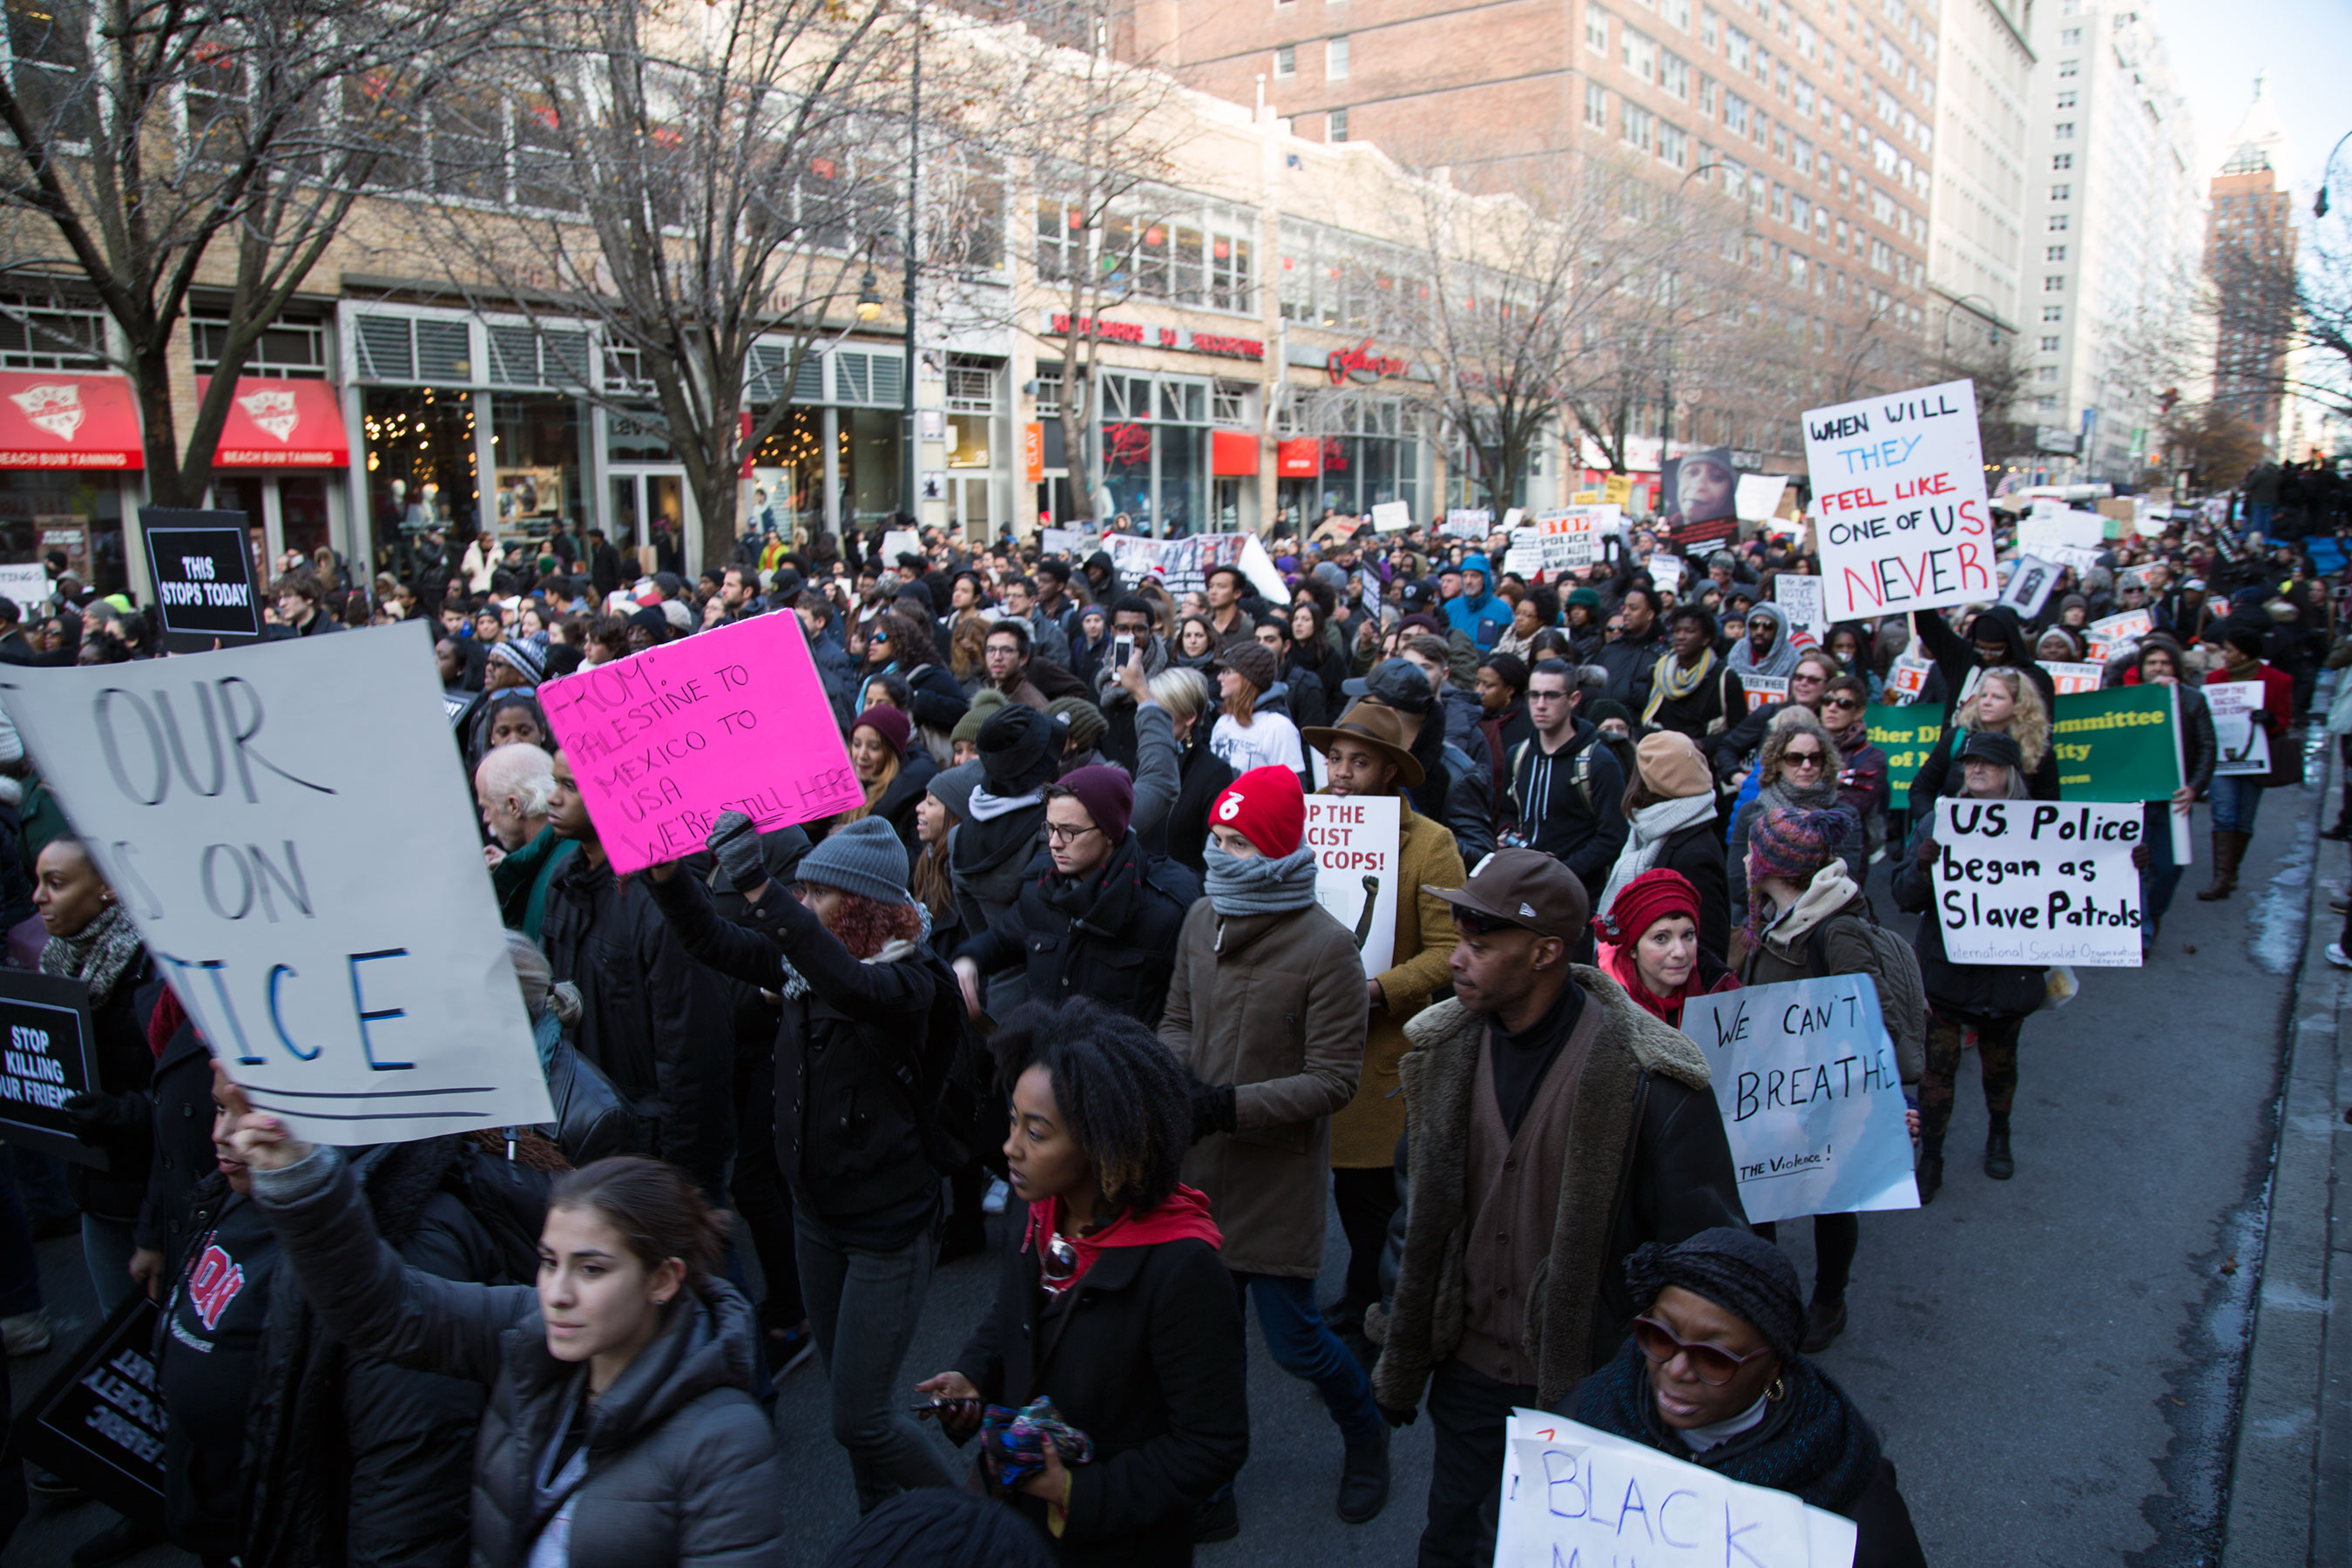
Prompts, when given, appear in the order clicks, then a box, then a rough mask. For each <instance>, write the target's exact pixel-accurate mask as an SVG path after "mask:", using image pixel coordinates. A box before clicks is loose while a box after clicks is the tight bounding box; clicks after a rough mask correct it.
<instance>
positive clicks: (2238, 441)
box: [2159, 402, 2263, 495]
mask: <svg viewBox="0 0 2352 1568" xmlns="http://www.w3.org/2000/svg"><path fill="white" fill-rule="evenodd" d="M2159 428H2160V430H2161V439H2162V441H2163V444H2164V452H2165V456H2166V461H2167V466H2168V467H2169V468H2172V469H2173V470H2174V471H2175V472H2179V471H2181V470H2186V471H2187V472H2188V474H2189V485H2188V490H2189V493H2190V494H2192V495H2195V494H2204V493H2210V492H2211V491H2214V490H2223V489H2229V488H2230V487H2231V485H2234V484H2236V483H2237V482H2238V481H2239V480H2240V479H2242V478H2243V477H2244V476H2245V475H2246V473H2247V472H2248V471H2249V470H2251V469H2252V468H2255V467H2256V466H2257V465H2259V464H2260V463H2261V462H2262V460H2263V433H2262V432H2261V431H2260V430H2258V429H2256V428H2255V427H2254V424H2253V421H2252V420H2250V419H2248V418H2246V417H2245V416H2243V415H2242V414H2239V413H2237V412H2236V411H2235V410H2233V409H2231V408H2230V407H2229V406H2228V405H2225V404H2222V403H2220V402H2210V403H2182V404H2179V405H2175V406H2174V407H2173V408H2172V409H2171V411H2170V412H2168V414H2166V415H2165V416H2164V422H2163V424H2162V426H2160V427H2159Z"/></svg>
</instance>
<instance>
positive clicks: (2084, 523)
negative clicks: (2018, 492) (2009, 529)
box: [2017, 503, 2107, 553]
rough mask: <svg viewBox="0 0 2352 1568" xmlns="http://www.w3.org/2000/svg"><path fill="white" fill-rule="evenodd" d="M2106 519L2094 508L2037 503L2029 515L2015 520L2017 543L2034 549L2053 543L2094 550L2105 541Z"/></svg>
mask: <svg viewBox="0 0 2352 1568" xmlns="http://www.w3.org/2000/svg"><path fill="white" fill-rule="evenodd" d="M2106 531H2107V520H2106V519H2105V518H2103V517H2101V516H2100V515H2099V514H2098V513H2097V512H2095V511H2060V510H2043V508H2042V506H2041V505H2040V504H2039V503H2037V504H2036V505H2035V507H2034V510H2033V511H2032V515H2030V516H2027V517H2021V518H2019V519H2018V520H2017V547H2018V548H2019V549H2020V550H2034V549H2038V548H2040V547H2042V546H2043V545H2051V544H2055V545H2059V546H2062V547H2063V548H2066V549H2071V550H2088V551H2091V552H2094V553H2096V552H2097V551H2098V549H2099V546H2100V545H2101V544H2103V543H2104V542H2105V540H2106Z"/></svg>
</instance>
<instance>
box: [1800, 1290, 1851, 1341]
mask: <svg viewBox="0 0 2352 1568" xmlns="http://www.w3.org/2000/svg"><path fill="white" fill-rule="evenodd" d="M1843 1332H1845V1300H1844V1298H1843V1297H1840V1298H1838V1299H1837V1300H1829V1299H1828V1298H1826V1297H1822V1296H1815V1297H1814V1298H1813V1299H1812V1300H1811V1301H1810V1302H1809V1303H1807V1304H1806V1307H1805V1337H1804V1338H1803V1339H1802V1340H1801V1341H1799V1342H1798V1344H1797V1348H1798V1349H1799V1350H1801V1351H1802V1352H1805V1353H1806V1354H1807V1355H1819V1354H1821V1352H1823V1351H1825V1350H1827V1349H1829V1348H1830V1346H1831V1345H1832V1344H1834V1343H1835V1342H1837V1337H1838V1336H1839V1335H1840V1334H1842V1333H1843Z"/></svg>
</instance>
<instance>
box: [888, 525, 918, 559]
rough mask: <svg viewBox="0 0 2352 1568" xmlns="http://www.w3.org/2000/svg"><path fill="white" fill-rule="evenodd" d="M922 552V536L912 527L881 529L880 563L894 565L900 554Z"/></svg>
mask: <svg viewBox="0 0 2352 1568" xmlns="http://www.w3.org/2000/svg"><path fill="white" fill-rule="evenodd" d="M922 552H923V536H922V535H921V534H919V533H918V532H916V531H914V530H913V529H911V528H891V529H885V530H884V531H883V533H882V563H883V564H884V565H885V566H896V565H897V564H898V557H900V556H901V555H920V554H921V553H922Z"/></svg>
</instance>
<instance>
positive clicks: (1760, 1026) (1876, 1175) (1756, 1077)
mask: <svg viewBox="0 0 2352 1568" xmlns="http://www.w3.org/2000/svg"><path fill="white" fill-rule="evenodd" d="M1683 1033H1684V1034H1685V1035H1688V1036H1689V1037H1691V1038H1692V1039H1693V1040H1694V1041H1696V1043H1697V1045H1698V1048H1699V1049H1700V1050H1701V1051H1703V1052H1704V1053H1706V1065H1707V1070H1708V1076H1709V1078H1710V1079H1712V1081H1713V1082H1714V1085H1715V1099H1716V1104H1717V1107H1718V1108H1719V1109H1720V1110H1722V1112H1723V1131H1724V1135H1725V1137H1726V1138H1727V1139H1728V1140H1729V1141H1730V1143H1731V1163H1732V1165H1733V1167H1734V1168H1735V1170H1736V1171H1737V1172H1738V1178H1739V1201H1740V1204H1741V1205H1742V1206H1743V1207H1744V1208H1745V1209H1746V1211H1747V1214H1748V1219H1749V1221H1750V1222H1751V1223H1752V1222H1760V1221H1764V1220H1775V1219H1791V1218H1794V1217H1796V1216H1798V1215H1809V1214H1855V1213H1860V1212H1862V1211H1864V1210H1866V1209H1914V1208H1917V1207H1918V1206H1919V1189H1918V1187H1917V1185H1916V1184H1915V1183H1914V1182H1913V1181H1912V1179H1911V1132H1910V1129H1909V1128H1908V1127H1907V1126H1906V1124H1905V1122H1904V1120H1903V1080H1902V1076H1901V1074H1900V1073H1899V1072H1898V1071H1897V1069H1896V1068H1895V1045H1894V1042H1893V1041H1892V1040H1890V1039H1889V1038H1888V1037H1887V1034H1886V1025H1885V1020H1884V1018H1883V1017H1882V1016H1881V1015H1880V1013H1879V1010H1878V987H1877V986H1876V985H1875V984H1872V982H1871V978H1870V976H1869V975H1867V974H1833V975H1830V976H1828V977H1827V978H1825V979H1819V980H1791V981H1788V982H1785V983H1783V984H1778V985H1751V986H1749V987H1748V989H1747V990H1745V991H1726V992H1723V993H1721V994H1717V995H1713V996H1695V997H1693V998H1691V1000H1690V1001H1688V1002H1686V1003H1685V1004H1684V1005H1683Z"/></svg>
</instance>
